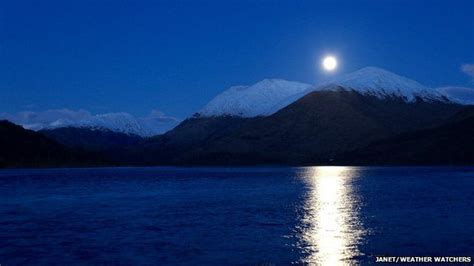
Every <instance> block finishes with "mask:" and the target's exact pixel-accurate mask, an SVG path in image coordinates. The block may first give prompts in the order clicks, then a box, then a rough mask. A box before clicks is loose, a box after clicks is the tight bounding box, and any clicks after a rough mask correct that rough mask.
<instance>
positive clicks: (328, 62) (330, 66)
mask: <svg viewBox="0 0 474 266" xmlns="http://www.w3.org/2000/svg"><path fill="white" fill-rule="evenodd" d="M323 67H324V69H325V70H327V71H333V70H334V69H336V67H337V60H336V58H335V57H334V56H326V57H325V58H324V59H323Z"/></svg>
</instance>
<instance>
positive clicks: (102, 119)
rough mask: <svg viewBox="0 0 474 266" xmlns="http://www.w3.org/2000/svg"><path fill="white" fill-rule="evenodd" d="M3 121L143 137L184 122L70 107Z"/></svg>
mask: <svg viewBox="0 0 474 266" xmlns="http://www.w3.org/2000/svg"><path fill="white" fill-rule="evenodd" d="M0 119H6V120H9V121H11V122H13V123H15V124H18V125H21V126H23V127H24V128H27V129H31V130H36V131H37V130H41V129H49V128H58V127H68V126H72V127H101V128H107V129H109V130H113V131H118V132H124V133H133V134H137V135H142V136H153V135H157V134H162V133H164V132H166V131H168V130H170V129H172V128H173V127H175V126H176V125H177V124H179V122H180V120H179V119H177V118H175V117H172V116H167V115H165V114H164V113H162V112H160V111H158V110H152V111H151V112H150V114H149V115H147V116H144V117H135V116H133V115H131V114H129V113H125V112H121V113H104V114H92V113H91V112H89V111H87V110H83V109H80V110H70V109H66V108H65V109H52V110H45V111H38V112H34V111H22V112H18V113H14V114H11V113H0Z"/></svg>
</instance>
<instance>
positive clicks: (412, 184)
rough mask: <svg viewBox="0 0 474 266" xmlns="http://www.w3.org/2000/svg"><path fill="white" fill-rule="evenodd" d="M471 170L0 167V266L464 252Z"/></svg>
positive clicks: (370, 258)
mask: <svg viewBox="0 0 474 266" xmlns="http://www.w3.org/2000/svg"><path fill="white" fill-rule="evenodd" d="M473 192H474V168H360V167H304V168H103V169H42V170H2V171H0V201H1V202H2V204H1V205H0V264H1V265H15V264H30V265H39V264H40V265H41V264H43V265H50V264H85V263H87V264H125V265H127V264H134V265H137V264H142V265H149V264H161V265H162V264H173V265H176V264H259V263H273V264H290V263H297V264H298V263H301V264H305V263H315V264H323V265H338V264H340V265H347V264H366V263H373V262H374V256H375V255H410V256H438V255H440V256H473V255H474V228H473V226H472V225H473V224H474V193H473Z"/></svg>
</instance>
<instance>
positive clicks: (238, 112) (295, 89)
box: [196, 79, 311, 117]
mask: <svg viewBox="0 0 474 266" xmlns="http://www.w3.org/2000/svg"><path fill="white" fill-rule="evenodd" d="M309 88H311V85H309V84H304V83H300V82H293V81H287V80H282V79H264V80H262V81H260V82H258V83H256V84H254V85H251V86H234V87H231V88H229V89H228V90H226V91H224V92H222V93H221V94H219V95H217V96H216V97H215V98H214V99H212V100H211V101H210V102H209V103H208V104H207V105H206V106H204V108H202V109H201V110H200V111H199V112H198V113H197V114H196V115H197V116H202V117H211V116H226V115H229V116H240V117H256V116H261V115H267V114H269V113H273V112H276V111H278V109H276V110H275V109H274V107H275V105H276V104H277V103H279V102H281V101H283V100H284V99H286V98H287V97H290V96H292V95H295V94H298V93H301V92H303V91H306V90H308V89H309Z"/></svg>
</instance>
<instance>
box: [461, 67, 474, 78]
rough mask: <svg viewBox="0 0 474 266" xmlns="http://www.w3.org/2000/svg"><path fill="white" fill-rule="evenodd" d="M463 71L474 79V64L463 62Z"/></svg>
mask: <svg viewBox="0 0 474 266" xmlns="http://www.w3.org/2000/svg"><path fill="white" fill-rule="evenodd" d="M461 70H462V72H464V73H465V74H466V75H468V76H470V77H471V78H473V79H474V64H463V65H462V66H461Z"/></svg>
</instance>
